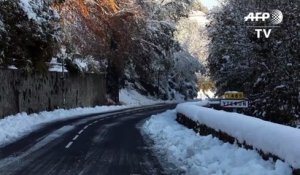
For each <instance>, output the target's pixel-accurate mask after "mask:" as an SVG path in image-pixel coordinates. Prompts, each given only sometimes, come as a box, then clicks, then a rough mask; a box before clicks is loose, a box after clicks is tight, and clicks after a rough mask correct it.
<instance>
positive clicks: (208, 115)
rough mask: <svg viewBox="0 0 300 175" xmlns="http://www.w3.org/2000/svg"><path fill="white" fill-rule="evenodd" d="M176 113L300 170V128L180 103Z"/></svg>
mask: <svg viewBox="0 0 300 175" xmlns="http://www.w3.org/2000/svg"><path fill="white" fill-rule="evenodd" d="M176 110H177V112H178V113H182V114H184V115H185V116H187V117H189V118H191V119H192V120H194V121H198V122H199V123H201V124H205V125H206V126H208V127H210V128H213V129H215V130H217V131H218V130H221V131H223V132H225V133H227V134H229V135H230V136H232V137H235V138H236V139H238V141H239V142H240V143H243V142H244V141H245V142H246V143H247V144H248V145H252V146H254V147H255V148H257V149H260V150H262V151H264V152H265V153H271V154H273V155H276V156H278V157H280V158H281V159H283V160H285V161H286V162H287V163H288V164H290V165H291V166H292V167H293V168H295V169H299V168H300V151H299V149H300V130H299V129H296V128H292V127H288V126H284V125H279V124H275V123H271V122H267V121H263V120H260V119H258V118H254V117H250V116H246V115H242V114H237V113H229V112H224V111H216V110H213V109H209V108H204V107H200V106H196V105H193V104H180V105H178V106H177V108H176Z"/></svg>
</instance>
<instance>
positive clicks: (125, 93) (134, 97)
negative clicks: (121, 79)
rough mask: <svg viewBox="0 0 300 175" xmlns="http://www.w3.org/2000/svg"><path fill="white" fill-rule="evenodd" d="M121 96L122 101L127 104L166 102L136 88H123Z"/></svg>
mask: <svg viewBox="0 0 300 175" xmlns="http://www.w3.org/2000/svg"><path fill="white" fill-rule="evenodd" d="M119 98H120V102H121V103H125V104H127V105H141V104H143V105H151V104H157V103H165V102H166V101H162V100H157V99H154V98H151V97H147V96H144V95H141V94H140V93H138V92H137V91H136V90H131V89H122V90H121V91H120V93H119Z"/></svg>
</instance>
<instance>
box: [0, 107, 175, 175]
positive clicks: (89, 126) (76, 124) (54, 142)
mask: <svg viewBox="0 0 300 175" xmlns="http://www.w3.org/2000/svg"><path fill="white" fill-rule="evenodd" d="M172 107H174V105H160V106H158V105H156V106H151V107H149V106H148V107H141V108H133V109H128V110H120V111H117V112H111V113H102V114H98V115H90V116H82V117H79V118H77V119H70V120H65V121H60V122H55V123H52V124H49V125H47V126H44V127H42V128H41V129H39V130H38V131H36V132H34V133H31V134H29V135H27V136H26V137H24V138H22V139H21V140H19V141H17V142H15V143H12V144H10V145H7V146H5V147H3V148H0V174H1V175H139V174H150V175H154V174H167V173H165V172H164V169H163V168H162V166H161V165H160V163H159V161H158V159H157V158H156V157H155V156H154V154H153V153H152V151H151V149H150V148H149V145H147V141H146V140H145V139H144V138H143V137H142V135H141V133H140V130H139V129H138V127H137V126H138V124H141V123H142V122H143V121H144V120H145V119H147V118H149V117H150V116H151V115H154V114H157V113H160V112H163V111H165V110H167V109H170V108H172Z"/></svg>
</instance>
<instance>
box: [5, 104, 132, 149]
mask: <svg viewBox="0 0 300 175" xmlns="http://www.w3.org/2000/svg"><path fill="white" fill-rule="evenodd" d="M129 107H132V106H101V107H95V108H76V109H71V110H63V109H59V110H55V111H52V112H40V113H37V114H31V115H28V114H26V113H20V114H17V115H12V116H8V117H5V118H4V119H1V120H0V146H3V145H6V144H8V143H11V142H13V141H16V140H17V139H18V138H20V137H22V136H24V135H26V134H28V133H30V132H32V131H34V130H36V129H38V128H40V127H41V125H42V124H46V123H49V122H54V121H58V120H63V119H69V118H76V117H78V116H80V115H83V114H84V115H86V114H93V113H100V112H107V111H113V110H119V109H125V108H129Z"/></svg>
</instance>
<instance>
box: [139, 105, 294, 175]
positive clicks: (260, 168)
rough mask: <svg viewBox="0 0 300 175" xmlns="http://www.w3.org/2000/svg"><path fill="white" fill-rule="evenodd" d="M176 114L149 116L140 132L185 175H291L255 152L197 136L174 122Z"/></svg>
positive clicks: (288, 169) (174, 112)
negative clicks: (150, 139)
mask: <svg viewBox="0 0 300 175" xmlns="http://www.w3.org/2000/svg"><path fill="white" fill-rule="evenodd" d="M175 118H176V111H175V110H172V111H167V112H165V113H163V114H159V115H156V116H152V118H151V119H149V120H148V121H146V122H145V124H144V125H143V127H142V128H143V131H144V132H145V133H146V134H147V135H149V136H150V138H152V139H153V140H154V142H155V144H154V150H156V151H158V154H159V155H162V156H163V157H165V158H164V161H166V162H168V163H172V164H174V165H175V167H178V168H179V169H180V171H182V172H184V173H183V174H187V175H249V174H253V175H291V174H292V169H291V168H290V167H289V166H288V165H287V164H286V163H283V162H282V161H277V162H276V163H273V162H272V161H264V160H263V159H262V158H261V157H260V156H259V154H258V153H257V152H256V151H252V150H246V149H243V148H240V147H238V146H237V145H231V144H228V143H224V142H222V141H220V140H219V139H217V138H213V137H212V136H199V135H197V134H196V133H195V132H194V131H193V130H190V129H187V128H186V127H184V126H182V125H180V124H178V123H177V122H176V121H175Z"/></svg>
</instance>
